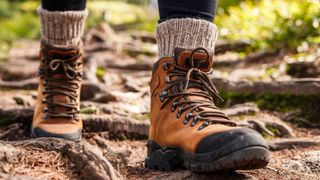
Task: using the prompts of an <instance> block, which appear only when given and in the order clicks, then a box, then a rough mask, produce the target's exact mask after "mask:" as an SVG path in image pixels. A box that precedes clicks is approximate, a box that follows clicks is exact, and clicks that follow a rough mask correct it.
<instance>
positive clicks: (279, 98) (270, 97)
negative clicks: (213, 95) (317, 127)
mask: <svg viewBox="0 0 320 180" xmlns="http://www.w3.org/2000/svg"><path fill="white" fill-rule="evenodd" d="M220 96H221V97H222V98H223V99H224V102H217V104H218V105H220V106H222V107H227V106H231V105H234V104H238V103H245V102H255V103H257V105H258V107H259V108H260V109H262V110H271V111H278V112H292V111H297V112H298V113H297V116H298V117H303V118H305V119H307V120H308V121H310V122H313V123H317V124H320V118H319V117H320V96H298V95H293V94H272V93H265V94H249V93H226V92H221V93H220Z"/></svg>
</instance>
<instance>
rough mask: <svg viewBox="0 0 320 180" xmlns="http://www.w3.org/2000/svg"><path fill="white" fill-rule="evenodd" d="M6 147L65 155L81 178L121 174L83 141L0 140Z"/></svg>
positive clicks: (115, 177) (96, 150)
mask: <svg viewBox="0 0 320 180" xmlns="http://www.w3.org/2000/svg"><path fill="white" fill-rule="evenodd" d="M0 144H1V149H3V148H6V147H8V146H9V147H10V148H12V147H36V148H41V149H44V150H46V151H56V152H60V153H62V155H65V156H66V157H67V158H68V159H69V160H70V161H71V162H72V163H73V164H74V166H75V167H74V168H75V169H76V171H77V172H79V174H80V178H81V179H120V178H121V176H120V175H119V173H118V172H117V171H116V170H115V169H114V168H113V166H112V165H111V163H110V162H109V161H108V160H107V159H106V158H105V157H104V156H103V154H102V152H101V151H100V150H99V149H97V148H96V147H94V146H92V145H90V144H88V143H86V142H84V141H80V142H72V141H67V140H62V139H56V138H39V139H32V140H25V141H10V142H0Z"/></svg>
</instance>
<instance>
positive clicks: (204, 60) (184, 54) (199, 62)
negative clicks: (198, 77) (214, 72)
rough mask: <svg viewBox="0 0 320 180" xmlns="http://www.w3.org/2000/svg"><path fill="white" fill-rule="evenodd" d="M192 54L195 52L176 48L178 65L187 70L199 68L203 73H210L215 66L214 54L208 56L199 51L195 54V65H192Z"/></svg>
mask: <svg viewBox="0 0 320 180" xmlns="http://www.w3.org/2000/svg"><path fill="white" fill-rule="evenodd" d="M192 52H193V50H188V49H183V48H176V49H175V60H176V63H177V64H178V65H180V66H182V67H185V68H198V69H200V70H201V71H203V72H209V71H210V70H211V68H212V65H213V55H212V53H208V54H207V53H206V52H204V51H202V50H197V51H196V52H194V54H193V65H192V57H191V56H192ZM208 56H209V57H208Z"/></svg>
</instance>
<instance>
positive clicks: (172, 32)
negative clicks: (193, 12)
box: [157, 18, 218, 58]
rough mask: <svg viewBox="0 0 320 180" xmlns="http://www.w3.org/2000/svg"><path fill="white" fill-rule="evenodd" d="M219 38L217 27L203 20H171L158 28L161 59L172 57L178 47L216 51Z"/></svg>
mask: <svg viewBox="0 0 320 180" xmlns="http://www.w3.org/2000/svg"><path fill="white" fill-rule="evenodd" d="M217 36H218V29H217V26H216V25H215V24H213V23H210V22H208V21H205V20H201V19H193V18H179V19H170V20H167V21H165V22H162V23H160V24H159V25H158V26H157V43H158V51H159V56H160V58H162V57H172V56H173V55H174V49H175V48H176V47H180V48H186V49H192V48H197V47H204V48H206V49H208V50H209V51H212V52H213V51H214V45H215V42H216V39H217Z"/></svg>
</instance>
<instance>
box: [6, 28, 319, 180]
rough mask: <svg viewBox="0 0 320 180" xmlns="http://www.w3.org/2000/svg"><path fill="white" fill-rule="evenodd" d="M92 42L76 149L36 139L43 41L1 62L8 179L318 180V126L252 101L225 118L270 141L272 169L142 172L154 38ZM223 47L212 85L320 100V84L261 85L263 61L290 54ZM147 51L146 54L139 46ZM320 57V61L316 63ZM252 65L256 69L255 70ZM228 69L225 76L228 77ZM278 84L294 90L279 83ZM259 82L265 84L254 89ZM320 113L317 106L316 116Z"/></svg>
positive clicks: (230, 107) (231, 108) (232, 107)
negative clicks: (241, 52) (238, 53)
mask: <svg viewBox="0 0 320 180" xmlns="http://www.w3.org/2000/svg"><path fill="white" fill-rule="evenodd" d="M92 32H94V31H92ZM94 36H95V34H89V35H87V36H86V37H88V38H87V39H86V46H85V49H86V52H87V55H86V57H85V60H86V70H85V79H84V86H83V89H82V94H81V98H82V103H81V113H82V116H83V119H84V124H85V129H84V132H83V140H82V141H81V142H78V143H74V142H69V141H64V140H57V139H46V138H43V139H39V140H32V139H31V137H30V133H29V129H30V123H31V119H32V113H33V108H32V107H33V105H34V100H35V98H36V95H37V94H36V87H37V79H36V74H37V68H36V67H37V64H38V61H37V56H38V55H37V51H38V49H39V44H38V43H37V42H34V41H21V42H19V44H20V45H19V46H18V47H19V48H14V49H12V50H11V53H10V57H9V61H8V62H6V63H0V77H1V78H0V97H1V100H0V125H1V126H0V139H1V141H0V143H1V145H0V177H1V179H7V178H12V179H28V178H29V179H33V178H40V179H75V178H76V177H80V178H82V179H99V178H101V179H108V178H113V179H117V178H122V179H308V180H309V179H319V178H318V177H319V175H320V129H319V127H320V125H319V120H318V121H309V120H308V119H307V117H303V116H300V115H296V113H295V112H290V113H283V112H282V113H281V112H278V111H272V110H266V109H263V108H259V106H258V105H257V104H256V103H254V102H251V103H243V102H242V101H243V99H242V101H241V102H240V101H239V102H234V101H232V103H229V104H228V103H227V104H225V111H226V113H227V114H228V115H229V116H231V117H232V119H234V120H236V121H237V123H238V124H239V125H241V126H245V127H250V128H253V129H255V130H257V131H258V132H260V133H261V134H263V135H264V136H265V137H266V138H267V140H268V141H269V146H270V148H271V149H272V158H271V161H270V164H269V165H268V166H267V167H266V168H264V169H258V170H248V171H236V172H228V173H226V172H217V173H212V174H196V173H191V172H190V171H187V170H184V169H181V170H176V171H172V172H159V171H149V170H147V169H145V168H144V158H145V155H146V147H145V144H146V140H147V135H148V128H149V122H148V120H149V104H150V102H149V81H150V75H151V69H152V63H153V62H154V61H155V60H156V59H157V57H156V55H155V54H156V45H155V44H154V42H155V41H153V39H154V37H153V36H152V35H148V34H143V37H139V36H137V35H136V34H135V35H134V36H132V38H134V39H135V41H134V42H135V43H136V44H135V46H133V45H132V44H129V43H126V42H124V44H121V47H122V48H123V50H122V51H119V49H114V48H113V47H116V46H113V45H114V43H117V42H103V43H102V42H95V41H93V39H94V38H93V37H94ZM126 36H129V35H128V34H126ZM90 38H92V39H90ZM104 39H108V38H104ZM127 39H128V38H127ZM144 39H147V40H148V41H147V42H144ZM122 43H123V42H122ZM226 43H228V42H223V43H220V46H221V48H225V49H221V48H218V49H220V52H219V53H220V54H218V55H217V60H216V62H215V66H217V68H216V69H215V72H214V74H213V75H214V77H215V78H216V79H214V80H213V82H216V85H217V87H218V88H219V89H222V90H225V89H227V90H228V89H229V90H230V91H232V92H246V91H248V92H250V93H253V94H255V93H265V92H267V91H270V89H272V90H274V92H273V93H274V94H281V93H283V92H285V93H290V92H291V93H292V92H293V94H295V95H297V96H309V95H313V96H314V97H316V98H319V94H318V93H316V92H317V89H313V90H312V89H310V88H311V87H315V88H319V87H320V86H319V82H320V81H319V78H314V77H313V78H308V79H295V80H293V77H291V76H289V75H287V74H285V73H284V72H278V76H277V78H276V79H272V78H270V77H271V76H270V77H267V78H266V79H263V80H262V79H259V78H257V73H258V71H259V67H261V65H262V64H265V66H264V67H266V66H268V67H274V66H275V65H279V64H281V63H283V61H282V58H283V55H277V54H275V53H270V52H265V53H261V52H259V53H257V54H254V55H250V56H248V58H246V59H242V60H241V59H237V58H235V56H234V54H232V52H231V51H232V50H233V49H230V48H231V47H233V48H235V47H237V46H234V45H233V46H231V45H228V44H226ZM110 44H112V46H111V45H110ZM141 44H143V45H144V46H143V47H147V48H146V49H139V47H140V45H141ZM236 44H237V43H236ZM238 44H240V45H241V47H242V46H244V44H241V42H238ZM118 45H119V44H118ZM218 45H219V44H218ZM240 45H239V46H240ZM117 47H119V46H117ZM228 48H229V49H228ZM30 49H31V50H30ZM124 52H125V53H124ZM316 58H318V60H319V56H316ZM254 60H255V61H256V62H257V64H256V65H254V64H253V63H252V61H254ZM26 67H27V68H26ZM235 67H237V68H236V69H235ZM260 70H261V68H260ZM226 72H227V73H228V74H229V76H228V77H227V78H226V77H224V75H223V74H225V73H226ZM253 74H254V75H253ZM258 74H259V73H258ZM261 77H266V76H265V75H263V74H262V75H261ZM218 78H220V80H219V79H218ZM248 80H250V81H248ZM280 80H282V81H283V80H285V81H286V82H287V83H283V82H280V83H279V82H278V81H280ZM252 81H254V83H256V84H258V85H255V86H252ZM301 82H303V83H304V86H301ZM232 83H233V84H232ZM295 88H296V89H295ZM303 88H305V89H303ZM249 100H250V101H251V99H249ZM318 107H319V105H318V106H317V107H315V110H316V109H317V108H318ZM319 111H320V110H319V108H318V111H317V112H316V113H319ZM318 117H319V116H318ZM297 122H298V123H297Z"/></svg>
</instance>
